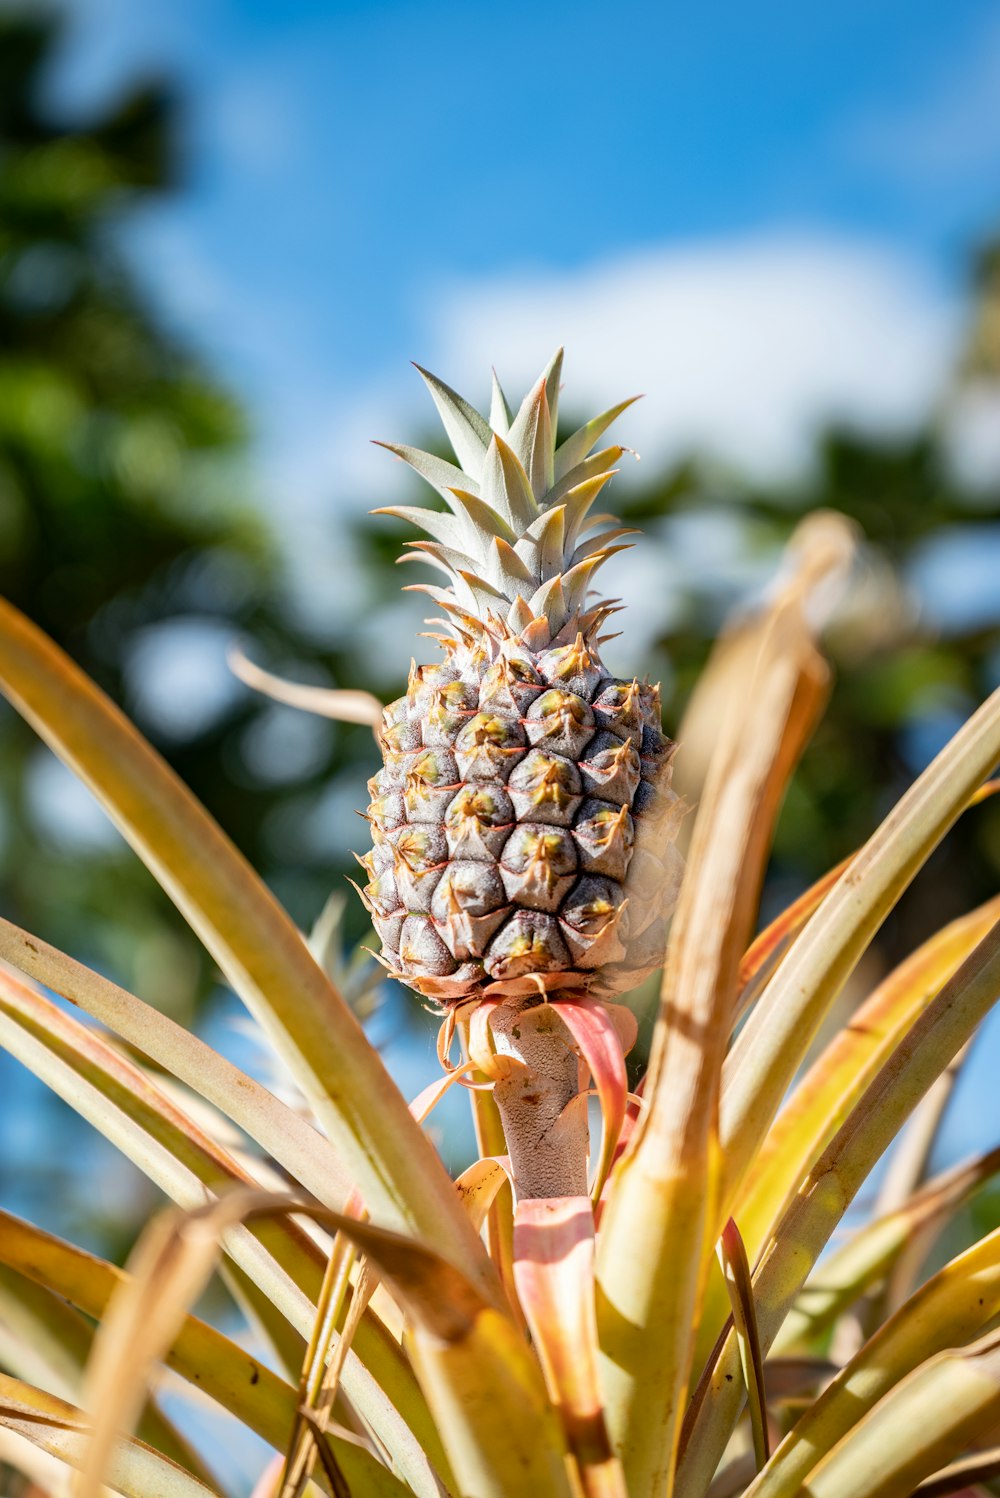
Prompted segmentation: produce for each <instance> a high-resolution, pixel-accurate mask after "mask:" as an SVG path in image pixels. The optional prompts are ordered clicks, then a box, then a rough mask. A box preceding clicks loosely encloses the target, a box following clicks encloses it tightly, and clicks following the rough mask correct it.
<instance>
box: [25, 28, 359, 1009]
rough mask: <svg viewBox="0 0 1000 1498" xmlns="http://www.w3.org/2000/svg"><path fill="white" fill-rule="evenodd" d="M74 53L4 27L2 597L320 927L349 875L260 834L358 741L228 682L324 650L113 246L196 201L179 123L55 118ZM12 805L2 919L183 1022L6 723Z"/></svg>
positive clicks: (164, 923) (138, 919) (128, 861)
mask: <svg viewBox="0 0 1000 1498" xmlns="http://www.w3.org/2000/svg"><path fill="white" fill-rule="evenodd" d="M58 43H59V25H58V23H57V21H56V20H55V19H54V18H53V17H52V16H51V15H46V14H45V13H44V12H43V11H42V9H41V8H39V10H38V11H31V12H27V13H25V12H19V13H16V14H14V13H10V12H8V13H6V14H4V15H2V16H0V592H2V594H3V595H4V596H5V597H7V598H9V599H10V600H11V601H12V602H14V603H15V604H17V606H18V607H19V608H21V609H23V610H24V611H25V612H26V613H27V614H29V615H30V616H31V618H33V619H34V620H36V621H37V622H38V623H39V624H40V625H41V626H42V627H43V628H44V629H45V630H46V631H47V632H48V633H49V634H50V635H52V636H53V638H54V639H56V640H57V641H58V642H59V643H60V644H61V645H62V646H63V647H64V648H66V649H67V650H68V651H69V652H70V654H71V655H72V656H73V657H74V658H75V659H76V660H77V661H79V663H80V664H81V665H82V666H83V667H84V668H85V669H86V670H87V671H88V672H89V673H91V674H92V675H93V676H94V677H96V679H97V680H98V681H99V682H100V684H101V685H102V686H103V687H104V688H105V689H106V690H107V691H109V692H110V694H111V695H112V697H114V698H115V700H117V701H118V702H121V703H122V704H123V705H124V706H125V707H126V709H127V710H128V712H129V713H130V714H131V715H132V716H133V717H134V718H135V719H136V721H137V722H138V723H139V725H140V727H141V728H142V729H143V731H144V732H146V733H147V734H148V735H149V736H150V737H151V738H152V739H153V740H154V742H156V743H157V744H158V746H159V747H160V748H161V749H162V750H163V751H164V752H165V753H167V755H168V757H169V758H170V760H171V761H172V763H173V764H174V765H175V766H176V768H177V769H178V770H179V771H180V773H181V774H182V775H183V776H184V777H185V779H187V781H188V782H189V783H190V784H191V786H192V787H193V789H194V790H195V791H196V793H197V794H198V795H200V796H201V797H202V798H203V799H204V800H205V801H206V802H207V803H208V804H209V806H210V807H211V808H212V810H213V812H214V813H215V815H216V816H218V817H219V818H220V820H221V821H222V822H223V824H224V826H226V828H227V830H228V831H229V832H230V833H231V834H232V835H233V836H234V837H235V838H236V840H237V842H238V843H239V844H240V845H241V847H243V849H244V850H245V851H246V852H247V854H248V856H250V858H251V859H252V860H253V861H254V862H255V863H256V864H257V865H258V867H261V868H263V869H264V871H265V872H266V873H267V874H268V875H269V876H271V877H273V878H275V879H276V880H277V881H278V882H281V881H282V880H283V879H284V881H285V883H286V885H288V886H289V893H290V895H291V897H292V899H293V903H294V902H295V901H296V900H297V901H298V904H299V905H300V907H301V910H302V912H303V913H304V915H305V916H309V915H311V914H313V913H315V911H316V910H317V909H318V908H319V906H320V905H321V904H322V900H323V898H324V896H325V893H326V892H327V890H328V889H329V887H330V885H331V883H332V881H333V877H334V876H333V873H332V868H333V867H334V866H335V865H337V864H338V863H339V862H342V861H341V860H338V859H337V858H336V857H335V856H334V855H333V854H332V853H331V854H330V855H329V856H328V857H327V858H326V859H324V858H322V857H320V858H318V859H316V858H314V860H313V866H312V868H311V869H310V870H309V871H308V874H307V876H306V879H305V887H301V885H300V882H297V880H298V876H297V874H296V873H295V872H294V871H295V868H296V849H295V848H294V846H292V845H291V842H290V840H289V839H286V838H282V837H281V835H280V823H279V822H277V821H273V820H272V821H271V822H269V821H268V818H269V817H271V818H276V817H277V816H278V814H279V813H280V811H281V809H282V807H284V806H286V805H287V804H288V803H290V802H291V801H293V800H294V796H295V794H296V792H297V791H298V789H299V788H300V786H301V784H302V783H308V782H309V781H310V780H314V781H316V782H317V783H323V782H324V781H326V780H328V779H329V776H330V774H331V771H332V769H333V768H334V767H335V765H336V764H337V762H338V756H339V754H340V743H341V741H342V739H343V738H344V737H345V736H344V735H341V734H340V731H339V730H337V729H335V728H332V727H331V726H330V725H328V724H323V723H315V724H314V723H309V722H305V721H304V720H302V721H301V723H300V719H299V718H297V717H296V715H294V714H292V713H290V711H288V710H280V709H272V708H271V707H270V706H269V705H268V704H265V703H262V702H261V701H260V700H259V699H254V698H252V697H251V696H250V695H249V694H248V693H247V692H246V691H245V690H244V689H243V688H241V687H240V686H239V685H238V683H236V682H235V681H234V680H233V679H232V678H231V677H230V676H229V673H228V671H227V669H226V666H225V658H224V654H225V645H226V643H227V642H228V641H229V640H231V639H232V638H234V637H236V636H237V635H238V634H242V635H246V636H248V637H250V638H257V639H259V640H262V641H263V642H265V646H266V648H267V649H268V650H269V651H270V652H271V654H272V656H273V657H280V656H281V655H282V653H286V654H290V655H291V656H292V657H293V658H304V657H308V656H310V654H313V652H312V651H311V649H310V646H309V644H308V642H307V641H306V640H305V639H303V638H302V637H301V635H300V634H299V632H298V631H297V630H296V628H295V626H294V624H293V623H292V622H290V619H289V611H288V609H287V608H286V607H285V606H284V604H283V603H282V601H281V597H280V596H279V585H280V582H281V571H280V567H279V565H278V562H277V558H276V551H275V548H274V545H273V542H272V540H271V539H270V536H269V533H268V531H267V529H266V528H265V526H264V524H263V522H262V519H261V511H260V510H259V509H257V508H255V507H254V506H253V505H252V504H251V503H250V499H249V497H248V482H247V475H248V470H249V461H248V458H247V449H246V421H245V417H244V413H243V411H242V410H241V409H240V405H239V403H238V402H237V401H236V400H235V399H234V398H233V397H232V396H231V395H230V394H229V393H228V392H227V391H226V390H225V388H224V387H223V386H222V385H221V384H220V383H219V382H218V381H217V380H216V378H215V377H214V376H213V375H212V374H211V373H210V372H209V371H208V370H207V369H206V367H205V366H204V364H203V363H202V362H201V361H200V360H199V359H198V358H196V357H194V356H193V355H192V353H191V351H190V350H189V349H188V348H186V347H185V346H184V344H183V342H182V341H181V340H179V339H178V338H177V337H176V336H175V335H174V334H173V333H172V332H171V331H170V330H169V329H168V328H167V327H166V326H165V325H164V324H163V323H162V322H161V320H160V319H159V318H158V316H157V315H156V313H155V311H154V309H153V308H152V307H151V305H150V300H149V297H148V294H147V293H146V291H145V289H144V288H143V286H142V284H141V282H140V281H139V280H138V279H137V276H136V274H135V272H134V271H133V269H132V268H131V266H130V264H129V262H128V261H127V260H126V258H125V257H124V255H123V253H122V252H121V249H120V244H119V239H120V231H121V229H122V228H123V227H124V226H125V225H127V222H128V218H129V215H131V214H133V213H134V212H136V211H137V210H139V209H140V208H141V207H142V206H143V205H144V204H146V203H147V202H148V201H149V200H150V199H152V198H155V197H156V196H157V195H159V194H163V193H165V192H172V191H176V190H177V189H178V187H179V185H180V181H181V176H182V172H181V163H180V160H179V155H178V146H177V128H176V126H177V120H176V105H175V102H174V100H173V98H172V96H171V94H170V92H169V90H168V89H166V88H165V87H163V86H162V85H160V84H159V83H149V84H146V85H143V86H139V87H136V88H135V89H134V90H133V91H132V92H131V93H129V94H128V95H127V96H126V97H124V98H121V99H119V100H118V101H117V102H116V103H115V104H114V106H113V107H111V108H109V109H108V110H107V112H105V113H103V114H102V115H101V116H100V117H99V118H96V119H89V120H87V121H86V122H83V123H81V122H78V121H69V120H64V119H59V118H57V117H56V115H55V114H54V113H53V112H52V110H51V109H50V108H49V107H48V106H47V105H46V104H45V103H44V102H43V100H44V99H45V97H46V96H45V94H44V85H45V81H46V68H47V66H48V64H49V63H50V61H51V59H52V57H53V54H54V52H55V49H56V48H57V46H58ZM317 670H319V671H320V674H321V676H322V670H323V668H320V667H317ZM292 719H294V720H295V721H294V722H292V723H291V727H289V724H290V721H291V720H292ZM346 737H347V738H348V739H349V737H350V735H349V733H348V734H347V735H346ZM285 741H287V742H285ZM0 782H2V795H0V802H2V806H3V822H2V824H0V834H2V835H0V880H2V899H3V908H4V911H5V913H6V914H9V915H11V916H13V918H14V919H16V920H19V921H21V922H23V923H24V924H25V925H26V926H27V927H29V928H31V929H34V930H37V931H39V932H42V933H44V935H46V936H47V937H48V938H49V939H51V940H54V941H56V942H57V943H60V944H63V945H66V946H68V947H69V948H70V949H71V950H75V951H77V952H79V953H80V955H87V954H89V955H90V956H91V957H92V958H95V959H97V960H101V959H103V960H104V961H107V962H109V963H110V964H111V966H112V967H113V968H114V969H115V970H116V973H117V975H118V976H120V977H123V978H125V979H126V980H128V979H130V978H131V979H133V980H134V981H136V982H137V983H139V984H140V986H141V987H142V989H143V992H144V993H145V994H146V996H147V997H152V998H154V999H158V1000H159V1001H161V1002H163V1003H166V1004H168V1005H174V1006H175V1007H176V1006H181V1007H183V1006H184V1005H186V1004H188V1003H189V1002H190V1000H191V998H192V996H193V995H194V994H195V993H196V992H197V991H198V990H199V988H200V987H202V986H203V985H204V982H205V981H206V980H207V978H208V976H209V973H208V969H207V965H206V964H205V962H204V959H203V958H202V956H201V954H200V952H199V949H198V947H197V944H196V943H195V941H194V939H193V938H192V937H191V936H190V935H189V934H188V933H187V932H186V930H185V929H184V927H183V926H182V923H181V922H180V921H179V919H178V918H176V917H175V916H174V914H173V912H172V910H171V909H170V908H169V906H168V904H167V902H166V901H165V899H164V897H163V896H162V895H161V893H160V892H159V891H158V890H157V889H156V888H155V887H154V885H153V882H152V880H150V879H149V878H148V877H147V876H145V874H144V872H143V871H142V870H141V869H140V867H139V865H138V863H137V861H136V860H135V859H133V858H132V856H131V855H130V854H128V853H127V852H125V851H124V850H123V848H122V845H121V844H120V842H119V841H118V840H117V837H116V835H115V834H113V833H111V832H110V831H108V832H107V834H105V833H104V832H103V831H102V824H101V819H100V814H99V813H98V812H97V811H96V809H95V810H93V812H92V814H91V813H90V811H89V809H88V807H87V806H86V804H85V803H84V802H83V801H82V799H81V797H80V795H79V794H78V793H77V792H75V790H74V789H73V788H72V787H71V785H70V781H69V777H68V776H67V775H65V774H64V773H63V772H61V771H60V770H59V769H58V768H57V767H56V766H55V763H54V761H52V760H51V758H50V757H49V756H48V754H47V753H46V752H45V751H43V750H41V749H40V748H39V746H38V745H37V742H36V741H35V740H34V738H33V736H32V735H31V734H30V733H29V732H28V731H27V730H26V729H25V728H24V727H23V725H22V724H21V723H20V722H19V720H17V719H16V718H15V716H14V714H13V713H12V712H10V711H9V710H8V709H7V708H6V707H5V706H4V707H3V709H2V716H0ZM276 827H277V828H278V832H277V835H276V834H275V828H276Z"/></svg>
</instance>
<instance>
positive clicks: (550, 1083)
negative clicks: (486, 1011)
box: [491, 999, 589, 1200]
mask: <svg viewBox="0 0 1000 1498" xmlns="http://www.w3.org/2000/svg"><path fill="white" fill-rule="evenodd" d="M526 1004H527V1005H530V1006H531V1007H526V1005H525V1004H524V1003H522V1004H518V1003H511V1004H505V1005H504V1006H503V1007H502V1008H499V1009H497V1010H496V1011H495V1012H494V1014H493V1016H492V1021H491V1023H492V1030H493V1038H494V1041H495V1043H496V1049H497V1053H498V1055H501V1056H512V1057H514V1058H516V1059H517V1060H518V1061H521V1062H523V1063H524V1067H526V1068H527V1070H524V1069H523V1068H522V1067H517V1068H516V1069H514V1070H513V1072H512V1075H511V1076H510V1077H509V1078H507V1079H506V1080H504V1081H498V1082H497V1083H496V1085H495V1087H494V1091H493V1096H494V1099H495V1100H496V1105H497V1107H498V1108H499V1110H500V1117H501V1118H502V1120H503V1127H504V1134H505V1136H506V1139H507V1151H508V1154H509V1155H510V1163H511V1168H512V1170H513V1173H514V1190H515V1192H516V1194H517V1197H518V1199H520V1200H524V1199H525V1198H527V1197H550V1196H586V1194H587V1153H588V1145H589V1131H588V1126H587V1105H586V1102H585V1101H583V1100H581V1101H580V1102H579V1103H577V1104H576V1105H575V1106H574V1107H572V1108H569V1109H568V1110H567V1104H568V1103H570V1102H571V1101H572V1100H573V1098H575V1097H577V1096H578V1094H579V1091H580V1062H579V1058H578V1056H577V1054H576V1052H575V1050H573V1048H572V1043H571V1041H570V1037H569V1033H568V1031H567V1030H566V1028H565V1026H564V1025H563V1023H562V1021H561V1020H560V1019H559V1014H558V1008H557V1006H555V1005H552V1004H538V1003H535V1002H534V1001H532V1000H530V999H529V1000H527V1001H526Z"/></svg>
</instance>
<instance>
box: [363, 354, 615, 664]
mask: <svg viewBox="0 0 1000 1498" xmlns="http://www.w3.org/2000/svg"><path fill="white" fill-rule="evenodd" d="M562 359H563V351H562V349H559V350H558V351H557V352H556V354H555V355H554V356H553V358H552V359H551V360H550V362H549V364H548V366H547V367H546V369H545V370H543V372H542V374H541V375H540V376H539V378H538V380H537V382H536V383H535V385H534V386H533V387H532V388H531V390H529V392H528V394H527V395H526V396H525V397H524V400H523V401H522V402H521V405H520V407H519V409H518V412H517V415H516V416H513V415H512V414H511V408H510V406H509V405H508V403H507V399H506V397H505V395H504V393H503V390H502V389H501V387H500V382H499V380H498V379H497V377H496V374H495V373H494V375H493V398H492V402H491V406H490V417H489V421H487V420H486V419H485V417H483V416H481V415H480V414H479V412H478V411H476V410H475V409H474V408H473V407H472V406H471V405H469V403H468V401H466V400H464V399H463V398H462V397H461V396H460V395H458V394H457V393H456V392H455V391H454V390H452V389H451V388H450V386H448V385H445V384H444V383H443V382H442V381H441V380H439V379H437V378H436V376H435V375H432V374H430V373H429V372H428V371H427V370H426V369H421V368H420V366H419V365H417V366H416V367H417V369H418V371H419V373H420V374H421V375H422V377H423V379H424V381H425V383H426V385H427V387H428V389H429V390H430V393H431V396H432V397H433V400H434V404H435V405H436V406H437V409H438V412H439V414H440V416H441V420H442V422H443V424H444V428H445V431H446V432H447V434H448V438H449V441H450V442H451V445H452V448H453V449H454V453H455V457H456V458H457V460H458V464H459V465H460V466H458V467H456V466H455V464H453V463H448V462H446V461H445V460H444V459H442V458H437V457H435V456H434V455H433V454H431V453H426V452H421V451H420V450H419V449H417V448H413V447H404V446H400V445H399V444H396V443H392V442H383V443H380V444H379V445H380V446H382V447H385V448H387V449H388V450H389V451H390V452H392V453H395V454H396V455H397V457H400V458H402V459H403V461H404V462H406V463H408V464H409V465H410V467H411V468H413V469H415V470H416V472H417V473H419V474H420V476H421V477H422V478H424V479H426V480H427V482H428V483H429V484H431V485H432V486H433V487H434V488H435V489H436V490H437V491H438V493H439V494H440V495H441V496H442V498H443V499H444V501H445V503H446V504H447V506H448V512H447V513H441V512H438V511H434V510H423V509H417V508H414V507H412V506H409V505H390V506H386V507H385V508H383V509H379V510H376V511H375V512H374V513H375V514H378V515H395V516H396V517H397V518H399V519H402V520H406V521H409V522H410V523H411V524H413V525H417V526H419V527H420V528H421V529H422V530H424V531H426V532H427V534H428V535H429V536H430V537H431V540H429V541H414V542H409V543H407V547H408V549H407V552H406V553H404V556H402V557H401V558H400V561H404V560H421V559H422V560H424V561H427V562H429V563H430V564H431V565H433V566H435V567H437V568H439V569H440V570H441V571H442V572H444V573H445V574H446V575H447V577H448V580H449V586H448V587H447V588H436V587H429V586H427V585H419V586H418V591H421V592H424V593H427V594H428V595H429V596H430V597H431V598H433V599H434V600H435V602H436V603H438V605H439V606H440V607H441V608H443V609H444V610H445V612H446V613H447V614H448V616H449V625H448V627H449V628H450V630H451V631H452V633H453V634H454V635H455V636H456V639H457V640H458V641H460V642H464V643H466V644H469V643H471V642H473V641H477V642H478V641H479V640H481V638H482V635H483V632H484V629H497V628H499V629H500V630H501V631H503V630H506V631H511V632H513V633H520V632H521V631H523V630H524V629H526V628H528V627H529V626H531V624H532V623H533V621H536V620H544V621H545V624H546V627H547V630H548V633H549V635H550V637H551V638H553V639H554V638H555V637H557V636H558V635H559V634H560V633H561V632H562V631H564V630H565V629H566V627H567V626H570V627H573V628H583V629H584V631H585V632H588V631H590V630H593V629H594V628H595V627H596V626H597V625H598V624H599V623H600V622H601V620H602V619H603V618H605V617H606V616H607V614H608V613H609V612H610V609H611V605H610V604H602V605H600V606H599V607H598V608H596V609H593V610H591V611H590V612H589V613H588V612H587V611H586V608H585V601H586V597H587V590H588V587H589V585H590V582H591V579H592V578H593V576H594V574H595V573H596V572H597V570H598V568H599V567H600V566H601V564H602V563H603V562H605V561H607V559H608V558H609V557H610V556H613V555H614V553H615V552H617V551H621V550H623V549H624V547H623V546H622V544H620V543H621V537H622V536H625V535H629V534H631V532H630V531H629V530H628V529H627V528H625V527H623V526H620V525H618V524H617V523H616V517H615V516H613V515H593V514H591V511H592V509H593V506H594V502H595V501H596V499H597V497H598V495H599V494H600V492H601V490H602V489H603V488H604V485H605V484H606V483H607V482H608V480H609V479H610V478H611V477H612V475H613V474H614V473H616V472H617V469H616V468H615V464H616V463H617V461H618V459H619V458H620V457H621V455H622V453H623V452H624V451H625V449H624V448H623V447H620V446H612V447H606V448H604V449H603V450H602V451H601V452H597V453H592V449H593V447H594V446H595V445H596V443H597V441H598V440H599V438H600V437H601V436H602V434H603V433H604V432H605V431H606V430H607V429H608V427H609V426H610V425H611V423H612V422H613V421H614V420H615V418H616V417H617V416H619V415H620V414H621V413H622V411H624V410H625V409H626V407H627V406H630V405H631V404H632V401H633V400H635V399H636V397H635V396H632V397H631V398H630V399H629V400H625V401H621V402H620V403H619V404H618V405H616V406H612V407H611V408H610V409H609V410H607V411H603V412H602V413H601V414H600V415H599V416H595V417H594V418H593V420H592V421H588V422H586V423H585V425H584V426H582V427H580V428H579V430H578V431H576V432H574V433H573V435H572V436H571V437H568V438H567V439H566V440H565V442H563V443H562V444H561V445H559V446H558V447H557V446H556V420H557V414H558V401H559V376H560V373H561V371H562ZM599 527H605V528H603V529H599Z"/></svg>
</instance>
